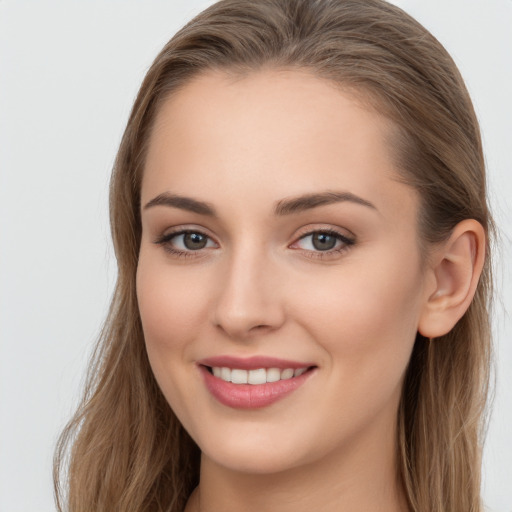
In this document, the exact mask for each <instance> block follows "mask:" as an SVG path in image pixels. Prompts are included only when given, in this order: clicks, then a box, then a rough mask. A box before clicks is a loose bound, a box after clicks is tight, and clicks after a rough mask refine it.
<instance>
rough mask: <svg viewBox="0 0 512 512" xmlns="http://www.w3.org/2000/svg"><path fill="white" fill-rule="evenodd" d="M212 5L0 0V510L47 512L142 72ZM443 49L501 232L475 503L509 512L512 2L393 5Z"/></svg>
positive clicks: (102, 303) (108, 270)
mask: <svg viewBox="0 0 512 512" xmlns="http://www.w3.org/2000/svg"><path fill="white" fill-rule="evenodd" d="M209 3H211V2H207V1H200V0H193V1H192V0H180V1H177V0H168V1H165V2H163V1H156V0H152V1H145V2H142V0H139V1H137V2H135V1H120V0H119V1H113V0H112V1H105V0H103V1H101V2H100V1H98V0H96V1H89V2H83V3H79V2H74V1H71V0H68V1H67V2H63V1H62V2H50V1H39V2H29V1H22V0H0V407H1V409H0V512H21V511H23V512H34V511H42V512H46V511H48V512H49V511H52V510H54V505H53V497H52V483H51V476H50V475H51V459H52V452H53V448H54V443H55V440H56V437H57V435H58V432H59V431H60V429H61V428H62V427H63V425H64V423H65V421H66V420H67V419H68V418H69V416H70V414H71V412H72V411H73V408H74V406H75V405H76V401H77V396H78V392H79V389H80V386H81V383H82V379H83V374H84V370H85V366H86V361H87V357H88V354H89V351H90V349H91V346H92V343H93V341H94V340H95V339H96V336H97V334H98V332H99V328H100V325H101V323H102V321H103V319H104V315H105V312H106V309H107V306H108V303H109V298H110V293H111V291H112V287H113V282H114V278H115V274H116V269H115V261H114V257H113V254H112V250H111V245H110V239H109V227H108V218H107V187H108V180H109V173H110V169H111V166H112V163H113V160H114V156H115V153H116V150H117V145H118V143H119V140H120V137H121V134H122V131H123V129H124V125H125V122H126V120H127V116H128V113H129V109H130V107H131V103H132V101H133V99H134V96H135V94H136V91H137V89H138V87H139V85H140V82H141V80H142V78H143V75H144V73H145V71H146V70H147V68H148V66H149V65H150V63H151V61H152V59H153V58H154V57H155V56H156V54H157V52H158V51H159V49H160V48H161V47H162V46H163V44H164V43H165V42H166V41H167V40H168V39H169V38H170V37H171V36H172V35H173V33H174V32H175V31H176V30H177V29H178V28H179V27H181V26H182V25H183V24H184V23H185V22H186V21H187V20H189V19H190V18H191V17H192V16H193V15H194V14H196V13H197V12H199V11H200V10H201V9H202V8H204V7H206V5H209ZM396 3H397V4H398V5H400V6H401V7H403V8H404V9H405V10H406V11H408V12H409V13H411V14H412V15H413V16H415V17H416V18H417V19H418V20H419V21H420V22H422V23H423V24H424V25H425V26H426V27H427V28H428V29H429V30H431V32H432V33H433V34H434V35H435V36H436V37H437V38H438V39H439V40H440V41H441V42H442V43H443V44H444V45H445V46H446V47H447V49H448V51H449V52H450V53H451V54H452V56H453V57H454V59H455V61H456V62H457V64H458V65H459V67H460V69H461V71H462V74H463V76H464V77H465V79H466V81H467V85H468V87H469V90H470V93H471V94H472V97H473V100H474V103H475V106H476V110H477V113H478V116H479V118H480V121H481V127H482V131H483V134H484V142H485V151H486V159H487V164H488V172H489V180H490V187H491V200H492V205H493V209H494V213H495V216H496V218H497V220H498V223H499V224H500V226H501V228H502V238H503V239H502V250H501V257H500V261H499V269H498V274H497V275H498V288H499V290H500V295H499V300H500V302H501V303H500V304H498V307H497V313H496V319H495V322H494V323H495V332H496V342H497V355H498V364H497V370H498V372H497V393H496V401H495V411H494V415H493V418H492V421H491V424H490V429H489V435H488V440H487V445H486V451H485V460H484V483H485V488H484V498H485V500H486V502H487V504H488V506H489V508H490V509H491V510H493V511H498V512H511V511H512V485H511V484H512V479H511V469H512V427H511V425H512V371H511V370H512V347H511V343H510V339H511V335H512V322H511V320H510V317H509V316H507V313H506V311H509V312H510V311H511V309H512V276H511V272H510V270H508V269H507V266H510V262H511V261H512V244H511V241H510V237H511V235H512V220H511V219H512V207H511V203H510V201H508V198H509V197H511V196H512V156H511V146H512V129H511V122H512V100H511V97H510V95H511V93H512V0H429V1H428V2H427V1H425V0H401V1H400V0H396Z"/></svg>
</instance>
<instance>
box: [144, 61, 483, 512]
mask: <svg viewBox="0 0 512 512" xmlns="http://www.w3.org/2000/svg"><path fill="white" fill-rule="evenodd" d="M389 130H390V125H389V123H388V122H387V121H386V120H385V119H383V118H382V117H380V116H379V115H378V114H376V113H375V112H372V111H369V110H368V109H367V108H364V107H363V106H361V105H360V104H359V103H358V102H357V101H356V100H355V99H354V98H353V97H352V96H350V95H349V94H346V93H343V92H340V90H339V89H335V88H334V87H333V86H332V85H330V84H328V83H326V82H324V81H322V80H320V79H318V78H316V77H314V76H312V75H311V74H310V73H307V72H301V71H298V70H294V71H283V70H281V71H276V70H264V71H259V72H254V73H251V74H249V75H248V76H246V77H243V78H239V79H237V80H233V79H232V78H230V77H229V76H228V75H227V74H225V73H222V72H208V73H205V74H203V75H201V76H200V77H199V78H196V79H194V80H193V81H192V82H190V83H189V84H187V85H186V86H185V87H184V88H183V89H181V90H180V91H179V92H178V93H177V94H175V95H174V96H172V97H171V98H169V99H168V100H167V101H166V102H165V104H164V105H163V107H162V108H161V110H160V112H159V113H158V116H157V119H156V123H155V126H154V130H153V132H152V135H151V140H150V146H149V152H148V155H147V160H146V167H145V170H144V176H143V180H142V190H141V218H142V226H143V234H142V241H141V249H140V258H139V267H138V272H137V296H138V301H139V308H140V314H141V319H142V324H143V329H144V336H145V341H146V347H147V352H148V356H149V360H150V363H151V366H152V369H153V372H154V375H155V378H156V380H157V382H158V384H159V386H160V388H161V390H162V392H163V394H164V396H165V397H166V399H167V401H168V402H169V404H170V406H171V407H172V409H173V410H174V412H175V413H176V415H177V416H178V418H179V419H180V421H181V423H182V424H183V426H184V427H185V429H186V430H187V431H188V432H189V434H190V435H191V436H192V438H193V439H194V440H195V442H196V443H197V444H198V446H199V447H200V449H201V453H202V455H201V477H200V485H199V487H198V489H197V490H196V492H194V493H193V495H192V497H191V499H190V500H189V502H188V505H187V508H186V511H187V512H193V511H198V510H200V511H201V512H213V511H219V510H222V511H224V512H231V511H237V512H239V511H244V512H252V511H261V510H265V511H280V512H288V511H290V512H291V511H293V512H297V511H299V512H300V511H308V512H309V511H311V510H322V511H325V512H330V511H333V512H334V511H337V512H338V511H340V510H347V511H348V510H350V511H351V512H358V511H361V512H362V511H365V512H371V511H379V512H397V511H403V510H407V507H406V505H405V499H404V495H403V491H402V489H401V488H400V486H399V484H398V483H397V479H396V465H397V461H396V455H395V454H396V442H395V436H396V428H397V426H396V413H397V408H398V404H399V398H400V392H401V386H402V382H403V376H404V372H405V370H406V366H407V363H408V360H409V357H410V354H411V351H412V348H413V344H414V340H415V338H416V333H417V332H418V331H420V332H421V333H422V334H424V335H425V336H429V337H434V336H440V335H442V334H444V333H445V332H447V330H450V329H451V327H453V325H454V324H455V322H456V321H457V320H458V319H459V318H460V316H462V314H463V313H464V311H465V310H466V309H467V307H468V305H469V303H470V301H471V298H472V296H473V293H474V289H475V286H476V282H477V280H478V275H479V272H480V270H481V266H482V263H483V252H484V250H483V246H484V239H485V235H484V233H483V230H482V229H481V226H480V225H479V224H478V223H476V222H475V221H471V220H468V221H464V222H463V223H461V224H460V225H458V226H457V228H456V229H455V230H454V232H453V235H452V237H451V238H450V240H448V241H447V242H446V243H444V244H442V245H440V246H439V247H436V249H435V250H432V252H431V254H430V257H429V258H428V260H427V261H428V263H427V264H425V263H424V260H423V259H422V258H421V255H420V251H419V244H418V232H417V223H416V219H417V214H418V207H419V203H418V196H417V194H416V192H415V191H414V190H412V189H411V188H410V187H408V186H407V185H405V184H403V183H400V182H399V181H397V179H396V178H397V173H396V169H395V167H394V162H393V155H392V151H391V149H390V147H389V142H387V141H388V139H389V137H387V135H389V133H390V132H389ZM326 192H336V193H339V194H338V196H337V199H336V201H332V200H331V202H329V203H327V202H325V201H324V203H323V204H320V205H318V204H317V205H316V206H314V207H311V204H309V206H310V207H309V208H305V209H304V208H303V209H298V208H295V209H291V208H289V209H288V211H283V208H281V211H280V212H279V213H277V214H276V211H275V210H276V205H279V204H281V205H282V202H284V201H289V200H291V199H294V198H297V197H299V196H304V195H306V194H308V195H309V194H324V193H326ZM177 196H183V197H186V198H192V199H194V200H196V201H200V202H202V203H207V205H206V206H207V207H209V209H208V208H206V206H205V205H202V206H201V208H199V209H198V207H197V204H195V210H196V211H191V209H190V208H189V207H190V202H188V203H186V202H184V201H183V200H181V201H176V200H175V198H176V197H177ZM157 197H159V200H156V201H155V198H157ZM169 197H171V200H170V199H169ZM329 197H330V198H331V199H332V197H333V196H332V195H331V196H329ZM172 198H174V200H173V199H172ZM280 202H281V203H280ZM295 206H297V205H295ZM210 210H213V211H210ZM290 210H293V211H290ZM185 229H186V230H187V231H189V232H191V234H190V235H183V234H177V233H179V232H180V231H183V230H185ZM326 230H327V231H328V233H327V234H325V231H326ZM322 233H324V234H323V235H322ZM322 243H323V245H322ZM173 250H174V251H181V252H180V254H182V255H184V256H185V257H179V256H178V255H177V254H175V253H172V252H170V251H173ZM226 355H228V356H234V357H238V358H241V359H246V358H249V357H252V356H255V355H256V356H267V357H275V358H280V359H286V360H292V361H296V362H298V363H299V364H298V366H300V364H304V365H305V366H307V367H308V372H307V373H306V374H305V375H304V377H306V378H305V379H304V382H303V384H302V385H301V386H300V387H298V388H297V389H295V390H294V391H293V392H291V393H290V394H287V395H286V396H284V397H283V398H281V399H280V400H278V401H276V402H273V403H271V404H268V405H265V406H262V407H256V408H241V407H238V406H233V404H231V405H226V404H225V403H222V402H221V401H219V400H218V398H217V397H215V396H213V395H212V393H211V392H210V390H209V389H208V387H207V386H206V385H205V379H204V378H203V377H204V371H205V367H204V366H203V367H201V364H200V363H199V361H201V360H203V359H205V358H211V357H216V356H226ZM211 378H216V377H211ZM231 385H232V386H234V384H231Z"/></svg>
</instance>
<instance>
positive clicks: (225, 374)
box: [220, 367, 231, 382]
mask: <svg viewBox="0 0 512 512" xmlns="http://www.w3.org/2000/svg"><path fill="white" fill-rule="evenodd" d="M220 378H221V379H222V380H225V381H226V382H231V370H230V369H229V368H225V367H224V368H221V369H220Z"/></svg>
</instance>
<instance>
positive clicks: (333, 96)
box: [142, 70, 414, 210]
mask: <svg viewBox="0 0 512 512" xmlns="http://www.w3.org/2000/svg"><path fill="white" fill-rule="evenodd" d="M392 134H393V126H392V125H391V123H390V122H389V121H388V120H387V119H385V118H384V117H383V116H380V115H379V114H378V113H376V112H375V111H372V110H370V109H369V108H367V107H366V106H364V105H363V103H362V102H360V101H358V100H357V99H356V96H355V95H354V94H349V93H347V92H344V91H342V90H340V88H339V87H336V86H335V85H333V84H331V83H330V82H327V81H326V80H322V79H320V78H318V77H316V76H314V75H312V74H311V73H309V72H307V71H302V70H261V71H257V72H253V73H250V74H248V75H246V76H243V77H235V76H233V75H229V74H227V73H225V72H221V71H209V72H207V73H204V74H202V75H200V76H198V77H196V78H195V79H193V80H192V81H191V82H190V83H188V84H187V85H185V86H184V87H183V88H182V89H180V90H179V91H178V92H176V93H175V94H173V95H172V96H171V97H169V98H168V99H167V100H166V101H165V102H164V103H163V105H162V107H161V109H160V111H159V112H158V115H157V117H156V120H155V124H154V127H153V131H152V135H151V139H150V144H149V151H148V155H147V160H146V167H145V172H144V177H143V183H142V196H143V201H144V200H145V199H146V200H149V199H151V197H153V196H154V195H156V194H159V193H162V192H164V191H167V190H171V191H172V192H176V193H186V194H187V195H190V193H191V189H193V191H194V194H195V195H198V196H203V197H205V198H208V197H211V196H212V194H216V195H217V197H218V198H219V200H220V201H222V200H223V199H227V198H230V200H231V202H233V201H236V199H235V198H236V196H237V195H240V193H241V192H243V193H244V195H247V198H246V201H245V205H247V204H248V202H247V201H249V203H250V199H251V198H252V197H253V196H257V197H255V201H259V202H260V203H261V201H262V200H266V199H268V200H270V199H272V198H275V199H279V198H281V197H286V196H292V195H296V194H304V193H308V192H312V191H316V190H319V189H340V188H342V189H343V190H346V191H349V192H351V193H354V194H357V195H362V196H363V197H365V196H366V197H368V196H370V197H372V198H373V199H369V200H371V201H372V202H374V203H377V206H379V204H380V205H381V206H382V208H383V209H384V210H386V209H390V208H391V209H393V208H394V207H396V201H397V200H403V197H401V198H399V197H398V196H400V195H402V196H403V195H404V194H406V195H408V196H411V197H410V198H411V200H414V198H413V197H412V196H414V192H413V190H412V189H410V188H409V187H406V186H405V185H403V184H401V183H398V181H397V180H396V177H397V172H396V166H395V164H394V159H393V147H392V142H391V141H392V138H393V137H392ZM256 191H258V192H259V194H257V193H256ZM384 191H386V192H388V193H387V194H384ZM379 209H380V208H379ZM395 209H396V208H395Z"/></svg>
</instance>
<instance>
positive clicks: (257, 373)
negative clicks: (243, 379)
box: [247, 368, 267, 384]
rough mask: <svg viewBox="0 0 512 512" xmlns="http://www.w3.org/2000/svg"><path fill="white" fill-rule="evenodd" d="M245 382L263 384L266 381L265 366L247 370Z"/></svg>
mask: <svg viewBox="0 0 512 512" xmlns="http://www.w3.org/2000/svg"><path fill="white" fill-rule="evenodd" d="M247 382H248V383H249V384H265V382H267V371H266V370H265V368H259V369H258V370H249V378H248V379H247Z"/></svg>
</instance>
